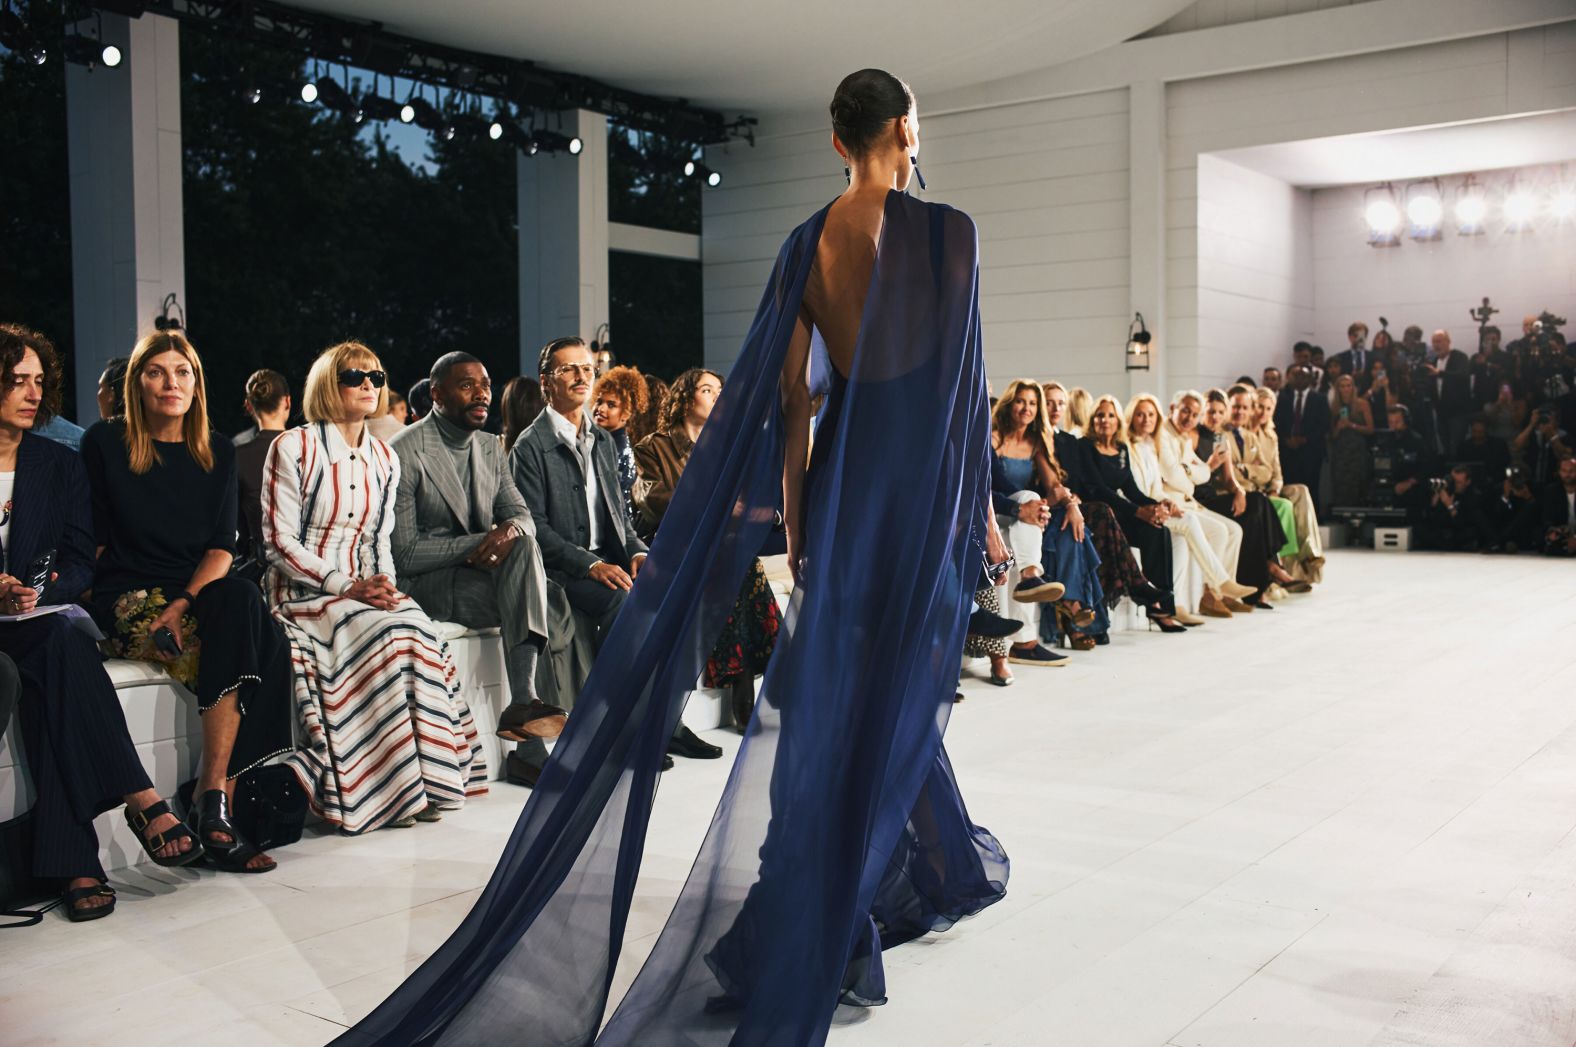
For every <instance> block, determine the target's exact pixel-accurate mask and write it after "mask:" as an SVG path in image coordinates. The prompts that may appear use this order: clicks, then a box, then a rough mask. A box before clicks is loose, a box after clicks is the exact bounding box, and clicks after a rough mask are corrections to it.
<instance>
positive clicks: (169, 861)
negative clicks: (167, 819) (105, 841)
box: [126, 800, 203, 869]
mask: <svg viewBox="0 0 1576 1047" xmlns="http://www.w3.org/2000/svg"><path fill="white" fill-rule="evenodd" d="M166 814H169V815H173V814H174V812H173V811H171V810H170V805H169V804H168V803H166V802H165V801H163V800H160V801H159V802H158V803H150V804H149V805H148V806H146V807H144V808H143V809H142V810H140V811H133V810H132V809H131V808H130V807H128V808H126V824H127V825H129V826H131V831H132V832H134V833H136V834H137V842H138V843H140V844H142V849H143V851H144V852H145V853H146V854H147V856H148V857H149V858H150V859H152V861H153V864H154V865H162V866H164V867H165V868H166V869H170V868H174V867H175V866H178V865H190V864H191V863H192V862H195V861H196V860H197V859H199V858H201V857H202V856H203V848H202V841H201V840H199V839H197V837H196V836H195V835H193V834H192V831H191V829H189V828H187V826H186V823H185V822H183V821H181V820H180V819H179V818H177V819H176V820H175V826H174V828H171V829H165V830H164V831H163V832H156V833H154V834H153V835H152V836H149V835H147V831H148V826H149V825H152V824H153V819H155V818H159V817H162V816H164V815H166ZM182 840H190V841H191V842H192V849H191V850H189V851H186V852H184V853H183V852H181V851H176V852H175V853H174V854H172V855H170V856H169V857H168V858H166V857H162V856H161V855H160V854H159V852H160V851H161V850H163V849H164V848H165V847H168V846H170V845H171V844H177V843H179V842H180V841H182Z"/></svg>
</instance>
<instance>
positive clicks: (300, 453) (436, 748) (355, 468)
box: [263, 342, 487, 835]
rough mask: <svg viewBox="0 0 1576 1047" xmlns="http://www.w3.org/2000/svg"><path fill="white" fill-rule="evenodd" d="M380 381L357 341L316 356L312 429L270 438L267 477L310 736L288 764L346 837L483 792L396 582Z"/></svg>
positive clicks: (396, 465) (276, 571)
mask: <svg viewBox="0 0 1576 1047" xmlns="http://www.w3.org/2000/svg"><path fill="white" fill-rule="evenodd" d="M387 384H388V375H387V373H386V372H385V371H384V370H383V365H382V364H381V363H380V362H379V361H378V358H377V356H376V354H374V353H373V352H372V350H371V349H368V348H367V347H366V346H364V345H362V344H361V343H359V342H343V343H341V344H339V345H335V346H331V347H329V348H328V349H325V350H324V351H323V352H322V353H321V354H320V355H319V356H318V358H317V359H316V360H315V361H314V362H313V364H312V370H311V372H310V373H309V374H308V375H307V379H306V390H305V396H304V397H303V399H304V400H305V414H306V420H307V424H306V425H303V426H301V427H300V428H297V429H292V430H290V431H289V432H287V433H285V434H284V435H283V436H281V437H279V438H278V439H277V440H275V441H274V445H273V447H272V448H270V449H269V452H268V464H267V466H266V467H265V469H264V476H265V483H264V485H263V540H264V541H265V542H266V543H267V545H268V547H269V557H268V562H269V570H268V575H267V576H266V578H265V579H264V583H265V585H266V587H267V589H268V593H269V599H270V602H272V604H273V607H274V614H275V615H276V616H277V617H278V618H279V620H280V621H281V622H283V623H284V626H285V633H286V635H288V636H289V638H290V649H291V653H292V656H293V659H294V661H295V664H296V667H297V673H296V683H295V700H296V701H295V704H296V718H297V721H298V722H299V725H300V728H301V733H302V734H303V736H304V737H305V739H306V744H305V746H304V747H303V748H302V749H301V750H299V751H297V752H296V753H293V754H292V755H291V756H290V757H289V759H287V760H286V761H285V763H286V765H287V766H288V767H290V769H291V770H293V771H294V772H295V773H296V777H297V778H299V779H300V780H301V785H302V787H303V788H304V789H305V790H306V792H307V795H308V796H309V797H310V799H311V802H312V807H313V809H314V810H316V811H317V812H318V813H319V814H321V815H322V817H323V819H324V820H325V821H327V822H328V823H329V824H330V825H333V826H334V827H335V828H337V829H339V830H340V831H341V832H344V833H346V834H350V835H355V834H359V833H364V832H369V831H371V830H373V829H381V828H385V827H389V826H392V827H396V828H408V827H409V826H412V825H414V824H416V822H418V821H423V822H435V821H437V820H438V819H439V818H441V817H442V813H441V812H442V811H445V810H452V809H454V808H458V807H461V806H463V805H464V803H465V800H466V798H467V797H469V796H475V795H478V794H481V793H484V792H486V791H487V785H486V783H487V769H486V764H485V761H484V760H483V757H482V750H481V744H480V742H479V740H478V739H477V735H476V725H475V723H474V722H473V721H472V719H471V711H470V709H469V708H468V707H467V706H466V704H465V700H464V699H463V698H462V697H461V696H460V690H459V678H458V675H457V674H456V672H455V668H454V661H453V659H452V658H450V657H449V649H448V645H447V644H446V643H445V642H444V641H443V638H442V637H440V636H439V635H438V631H437V626H436V625H434V624H433V621H432V619H431V618H429V617H427V615H426V613H425V612H424V611H422V609H421V608H420V607H419V606H417V604H416V602H415V601H414V600H412V599H411V598H410V597H408V596H406V595H405V594H404V593H402V592H400V591H399V589H398V587H397V584H396V579H395V575H394V555H393V550H392V547H391V541H392V538H393V534H394V497H395V494H396V492H397V491H398V489H399V475H400V462H399V456H398V455H396V454H395V453H394V451H393V450H392V449H391V448H390V447H389V445H388V444H386V443H384V442H383V441H382V440H379V439H378V438H377V437H375V436H373V435H372V433H371V432H370V431H369V430H368V429H367V426H366V421H367V419H368V418H375V417H377V416H378V415H381V414H382V413H383V412H384V411H385V410H386V409H387V403H388V390H387Z"/></svg>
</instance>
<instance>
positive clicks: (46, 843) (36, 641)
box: [0, 615, 152, 879]
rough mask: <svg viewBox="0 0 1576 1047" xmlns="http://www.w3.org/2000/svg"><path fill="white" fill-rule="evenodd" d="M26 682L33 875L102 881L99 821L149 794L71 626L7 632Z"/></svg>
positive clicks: (113, 703) (117, 713) (94, 665)
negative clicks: (130, 797)
mask: <svg viewBox="0 0 1576 1047" xmlns="http://www.w3.org/2000/svg"><path fill="white" fill-rule="evenodd" d="M0 651H4V652H5V653H6V654H8V655H10V657H11V659H12V661H14V662H15V663H16V668H17V672H18V673H19V674H20V676H21V680H22V689H21V701H20V703H19V709H18V713H19V715H18V721H19V726H20V727H21V729H22V747H23V750H24V752H25V753H26V756H27V766H28V771H29V772H30V774H31V776H32V779H33V791H34V794H35V796H36V799H35V801H34V805H33V811H34V821H35V825H36V835H35V839H34V844H33V874H34V875H35V876H39V877H59V878H61V879H72V878H75V877H78V876H94V877H97V878H99V879H103V878H104V869H103V867H102V866H101V865H100V864H99V860H98V850H99V847H98V838H97V836H95V835H94V832H93V819H94V818H96V817H97V816H98V815H100V814H103V813H104V812H105V811H108V810H112V809H114V808H116V807H119V806H120V805H121V803H122V802H123V800H122V798H123V797H125V796H127V795H128V794H130V793H135V792H141V791H142V790H143V789H147V788H150V787H151V785H152V783H151V782H150V781H149V780H148V772H147V771H145V770H144V769H143V766H142V761H141V760H139V759H138V757H137V750H136V748H135V747H134V746H133V745H132V743H131V735H130V734H129V733H128V732H127V730H126V718H125V716H124V715H123V714H122V712H121V708H120V700H119V699H118V698H116V696H115V685H114V684H112V683H110V679H109V676H108V675H106V674H105V672H104V664H103V662H102V660H101V659H100V657H99V652H98V648H97V647H96V646H95V645H94V643H93V641H92V640H90V639H89V638H88V637H87V635H86V634H84V633H82V632H81V631H79V630H78V629H76V628H73V627H72V626H71V625H70V624H69V623H68V622H67V621H66V620H65V619H64V618H61V617H59V616H58V615H51V616H49V617H46V618H34V619H31V620H29V621H26V622H11V623H6V624H0Z"/></svg>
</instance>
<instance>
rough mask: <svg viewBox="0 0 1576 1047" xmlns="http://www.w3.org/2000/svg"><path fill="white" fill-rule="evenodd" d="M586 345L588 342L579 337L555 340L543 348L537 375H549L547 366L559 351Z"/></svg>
mask: <svg viewBox="0 0 1576 1047" xmlns="http://www.w3.org/2000/svg"><path fill="white" fill-rule="evenodd" d="M585 344H586V340H585V339H584V338H581V337H579V336H577V335H569V336H567V337H565V338H554V339H553V340H552V341H551V342H548V343H547V344H546V345H544V346H542V355H541V356H539V357H538V358H537V360H536V373H537V374H538V375H544V374H546V373H547V365H548V363H549V362H551V361H552V359H553V354H554V353H556V352H558V350H560V349H572V348H574V347H575V346H577V345H585Z"/></svg>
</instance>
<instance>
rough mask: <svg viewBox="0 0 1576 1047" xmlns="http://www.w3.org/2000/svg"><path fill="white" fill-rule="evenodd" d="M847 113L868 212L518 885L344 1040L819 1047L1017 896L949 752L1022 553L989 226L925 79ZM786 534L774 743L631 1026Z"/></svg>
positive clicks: (787, 270)
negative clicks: (738, 601) (918, 196)
mask: <svg viewBox="0 0 1576 1047" xmlns="http://www.w3.org/2000/svg"><path fill="white" fill-rule="evenodd" d="M831 109H832V124H833V130H834V133H835V145H836V147H837V149H838V152H839V153H840V154H841V155H842V156H843V157H844V158H845V163H846V164H847V166H848V167H849V170H850V179H849V189H848V191H847V192H846V193H844V194H843V195H842V196H840V197H839V198H838V199H837V200H835V201H833V202H832V203H831V204H830V205H828V206H827V207H825V208H823V209H821V210H820V211H819V212H817V213H816V214H815V215H813V216H812V217H811V218H810V219H809V220H808V221H806V222H805V223H804V224H803V225H801V226H800V227H799V228H798V229H796V230H794V232H793V234H792V235H791V236H789V238H788V240H787V242H786V243H785V244H784V245H783V248H782V250H781V252H780V253H779V255H778V258H777V263H776V267H775V269H774V270H773V272H772V275H771V280H770V282H769V283H768V285H767V287H766V292H765V295H764V296H763V298H762V301H761V304H760V308H759V310H758V312H757V313H756V317H755V321H754V324H753V325H752V326H751V328H750V332H749V334H748V336H747V337H746V340H745V343H744V347H743V352H742V354H741V355H740V357H739V360H738V362H737V363H736V364H735V365H734V368H733V370H732V372H731V373H730V374H729V376H728V380H727V382H726V383H725V384H724V387H723V392H722V396H721V398H720V399H719V400H718V401H717V405H716V408H715V409H714V411H713V413H712V417H711V420H710V421H709V422H708V423H707V425H706V428H705V430H704V431H703V432H702V435H701V438H700V441H699V443H698V444H697V445H696V447H695V451H694V453H693V455H692V457H691V459H690V462H689V465H688V466H687V468H686V469H685V471H684V476H683V480H682V482H681V483H680V484H679V486H678V490H677V491H676V493H675V496H674V498H673V502H672V505H671V507H670V508H669V509H668V514H667V517H666V518H665V519H664V521H663V527H662V530H661V532H660V533H659V534H658V536H657V538H656V541H655V543H654V544H653V545H652V548H651V554H650V558H649V559H648V560H647V562H646V565H645V567H644V569H643V570H642V571H641V574H640V580H639V582H638V583H637V584H636V586H635V588H634V590H633V592H632V593H631V594H630V598H629V601H628V603H627V604H626V605H625V607H624V609H623V611H622V612H621V614H620V616H619V619H618V622H617V623H616V625H615V626H614V628H613V629H612V630H611V632H610V633H609V635H608V637H607V640H606V642H605V643H604V645H603V647H602V650H601V652H600V654H599V655H598V658H597V661H596V665H595V668H594V669H593V671H592V673H591V676H590V678H589V679H588V680H587V681H586V685H585V688H584V690H583V692H582V694H581V696H580V698H579V700H578V701H577V702H576V704H575V709H574V715H572V716H571V717H570V719H569V724H568V727H567V729H566V730H565V731H564V733H563V735H562V737H561V738H560V739H559V741H558V744H557V746H556V748H555V749H554V751H553V756H552V759H551V760H550V761H549V762H548V764H547V766H546V768H545V769H544V770H543V771H542V775H541V778H540V780H539V781H538V783H537V786H536V788H535V790H534V792H533V794H532V796H531V798H530V800H529V802H528V803H527V804H526V806H525V809H524V810H523V811H522V812H521V814H520V819H519V822H518V823H517V824H516V826H515V829H514V832H513V834H512V835H511V837H510V839H509V842H508V845H507V847H506V848H505V850H504V854H503V857H502V859H501V860H500V862H499V864H498V868H497V870H496V871H495V872H494V873H493V876H492V879H491V881H490V882H489V883H488V885H487V887H486V889H485V890H484V891H483V892H482V895H481V898H480V899H479V900H478V902H477V903H476V906H475V908H473V909H472V910H471V912H470V914H469V915H468V916H467V917H466V918H465V920H464V922H463V923H462V924H461V925H460V927H459V929H458V930H456V931H455V932H454V934H453V935H452V936H451V937H450V938H449V940H448V941H447V942H445V943H444V945H442V946H441V947H440V948H439V949H438V951H437V952H436V953H434V954H433V956H432V957H431V958H429V959H428V960H427V961H426V962H425V963H424V964H423V965H422V966H421V967H420V968H419V969H418V970H416V971H415V973H413V974H412V975H411V976H410V978H409V979H408V980H407V981H406V982H405V983H404V984H403V985H402V986H400V987H399V988H398V989H397V990H395V992H394V993H393V995H391V996H390V997H389V998H388V1000H386V1001H385V1002H384V1003H383V1004H381V1005H380V1006H379V1007H378V1008H377V1009H376V1010H374V1011H373V1012H372V1013H371V1014H370V1015H368V1016H367V1017H366V1018H365V1019H364V1020H363V1021H361V1022H360V1023H359V1024H358V1025H356V1027H355V1028H354V1029H352V1030H351V1031H349V1032H348V1033H346V1034H345V1035H344V1036H343V1037H342V1038H341V1040H340V1041H339V1042H341V1043H344V1044H349V1045H363V1044H373V1043H378V1044H416V1043H421V1044H427V1043H434V1044H471V1043H476V1044H489V1045H490V1044H495V1043H498V1042H516V1043H524V1044H531V1045H533V1047H536V1045H549V1044H551V1045H557V1044H564V1045H569V1044H574V1045H586V1044H593V1043H595V1044H598V1045H612V1044H640V1045H642V1047H661V1045H674V1047H677V1045H680V1044H685V1045H690V1044H708V1045H709V1044H736V1045H750V1047H755V1045H773V1047H804V1045H807V1044H819V1043H822V1042H823V1041H824V1040H825V1038H826V1035H827V1030H828V1027H829V1026H830V1024H831V1021H832V1017H833V1013H834V1011H835V1010H836V1008H837V1006H838V1005H839V1004H840V1003H842V1004H856V1005H864V1006H869V1005H873V1004H878V1003H882V1002H884V1001H885V979H884V977H883V974H882V967H881V954H882V950H883V949H884V948H890V947H891V946H893V945H895V944H898V943H900V942H904V941H908V940H910V939H912V938H915V937H917V936H919V935H922V934H925V933H927V932H930V931H936V930H942V929H945V928H946V927H949V926H951V925H952V924H953V923H954V922H956V921H957V920H959V919H961V918H962V917H965V916H968V915H971V914H973V913H975V912H978V911H979V910H981V909H983V908H984V907H985V906H987V905H990V904H992V903H993V902H996V901H998V900H999V899H1000V898H1001V897H1002V896H1003V894H1004V893H1005V890H1006V880H1007V857H1006V855H1005V853H1004V852H1003V851H1002V849H1001V847H1000V845H999V844H998V843H997V842H996V840H995V839H994V838H993V837H992V836H991V835H990V834H989V833H988V832H986V831H985V830H984V829H981V828H979V827H978V826H976V825H974V824H973V823H972V822H971V821H970V820H969V817H968V813H967V811H966V810H965V808H964V805H963V800H962V797H961V796H960V795H959V793H958V787H957V783H956V781H955V779H954V777H953V773H952V768H951V766H950V764H949V763H948V761H947V756H946V752H945V750H944V749H943V748H942V742H941V739H942V733H943V731H944V730H945V727H946V722H947V716H948V714H949V712H950V711H951V708H952V697H953V692H954V683H955V681H956V679H957V668H958V659H959V656H960V651H961V649H962V645H963V637H964V626H965V622H966V619H967V617H968V614H969V605H970V598H971V593H972V591H973V589H974V587H975V583H976V580H977V578H978V575H979V571H980V557H981V552H982V551H984V552H985V553H986V554H987V556H989V557H990V558H992V559H994V560H997V561H999V560H1002V559H1005V558H1006V553H1005V549H1004V547H1003V546H1002V544H1001V539H1000V536H999V534H997V532H996V530H995V524H994V521H993V519H992V518H991V515H990V513H989V506H990V497H989V465H990V431H989V426H990V422H989V418H988V412H989V401H988V397H987V393H986V388H985V378H984V368H983V363H982V360H981V350H980V322H979V294H978V242H977V237H976V233H975V228H974V223H973V222H972V221H970V219H969V218H968V216H967V215H964V214H963V213H961V212H959V211H956V210H953V209H952V208H950V207H946V206H942V205H938V204H929V203H921V202H919V201H916V200H914V199H912V198H910V197H909V196H907V195H905V194H904V192H903V190H905V189H906V188H907V187H908V183H909V178H910V176H911V174H912V173H913V172H914V171H915V170H916V165H915V163H914V159H913V158H914V157H915V155H916V151H917V148H918V143H919V127H918V119H917V115H916V112H915V108H914V101H913V96H912V94H911V93H910V91H909V89H908V87H907V86H906V85H905V84H903V82H902V81H900V80H898V79H897V78H896V77H893V76H892V75H891V74H889V73H885V72H882V71H880V70H872V69H867V70H862V71H860V72H858V73H854V74H852V75H851V76H849V77H848V78H846V79H845V80H844V81H843V82H842V84H841V85H840V86H839V87H838V91H837V95H836V97H835V98H834V99H833V102H832V107H831ZM817 394H820V395H817ZM813 402H818V403H819V404H820V409H819V413H818V414H817V415H816V416H815V418H814V419H812V418H811V415H810V405H811V404H812V403H813ZM812 430H813V435H812ZM779 511H781V512H782V513H783V517H784V519H785V521H786V525H787V529H788V545H789V552H790V561H791V563H792V565H793V567H794V573H795V577H796V579H797V585H796V588H795V591H794V594H793V598H792V601H791V603H790V607H789V611H788V614H787V616H786V620H785V623H784V626H783V630H782V633H781V635H780V636H779V639H778V645H777V650H776V653H775V654H774V656H773V658H772V663H771V667H770V669H769V670H768V672H767V674H766V676H765V679H764V681H763V683H762V685H761V693H760V696H759V697H758V699H757V702H756V707H755V718H754V719H753V720H752V721H751V723H750V726H749V729H748V732H747V734H746V736H745V739H744V741H743V743H742V745H741V747H740V750H739V754H738V757H737V759H736V760H735V762H734V766H733V769H732V772H731V774H730V776H729V779H728V783H727V786H726V788H725V790H724V792H723V795H722V798H721V800H720V802H719V803H718V806H717V810H716V813H715V814H714V816H713V819H712V823H711V827H710V830H709V831H708V833H707V836H706V839H705V842H704V844H703V845H702V847H701V850H700V853H699V855H698V856H697V858H696V860H695V864H694V866H693V868H692V869H691V871H690V875H689V878H688V880H687V881H686V883H685V885H684V888H683V890H682V892H681V893H680V895H679V898H678V901H677V902H676V904H675V905H674V908H673V911H672V914H671V915H670V916H669V917H668V920H667V923H666V925H665V926H664V928H663V930H662V933H661V935H660V936H659V938H658V939H657V941H656V943H655V945H654V946H653V948H652V951H651V954H650V956H649V958H648V959H647V960H646V962H645V964H644V965H643V966H642V967H641V968H640V971H639V973H638V975H637V976H636V978H635V980H634V983H633V985H632V986H631V987H630V989H629V990H628V992H627V993H626V994H625V995H624V997H623V999H622V1000H621V1001H619V1002H618V1004H617V1006H616V1008H615V1009H614V1010H613V1011H612V1013H611V1015H609V1014H608V1013H607V1009H608V1003H609V993H610V988H611V984H612V980H613V973H614V969H615V967H616V965H617V962H618V957H619V951H620V949H621V947H622V945H623V940H624V932H625V928H626V924H627V920H628V916H629V908H630V902H631V899H632V897H633V895H634V891H635V883H636V877H637V874H638V871H639V867H640V858H641V853H642V851H643V849H644V846H645V838H646V828H647V823H648V821H649V818H650V814H651V807H652V803H653V800H654V799H655V796H656V786H657V781H658V776H659V773H660V769H661V764H662V757H663V753H664V751H665V747H666V742H667V739H668V737H669V735H670V734H671V733H672V728H673V725H674V723H675V721H676V719H677V718H678V716H679V713H680V711H681V709H682V703H683V699H684V695H685V694H686V692H688V691H690V690H692V689H693V688H694V687H695V685H696V681H697V678H698V677H699V674H700V671H701V669H702V667H703V665H704V662H705V658H706V654H707V652H708V650H709V649H710V647H711V641H712V640H714V639H715V637H716V635H717V633H718V631H719V630H720V629H721V627H722V625H723V623H724V621H725V620H726V618H727V616H728V614H729V612H730V611H731V610H732V608H733V604H734V600H735V597H736V596H737V594H738V589H739V585H740V582H741V580H742V578H743V576H744V572H745V571H746V570H747V569H748V567H749V565H750V563H751V561H752V560H753V559H754V558H755V556H756V555H757V553H758V552H759V550H760V548H761V546H762V543H763V541H764V540H765V539H766V537H767V535H768V533H769V532H770V530H771V529H772V527H773V524H774V521H775V519H776V517H777V514H778V512H779Z"/></svg>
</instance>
